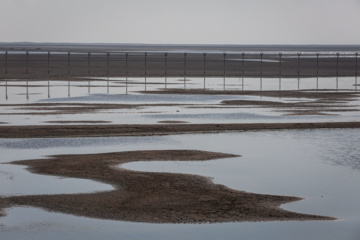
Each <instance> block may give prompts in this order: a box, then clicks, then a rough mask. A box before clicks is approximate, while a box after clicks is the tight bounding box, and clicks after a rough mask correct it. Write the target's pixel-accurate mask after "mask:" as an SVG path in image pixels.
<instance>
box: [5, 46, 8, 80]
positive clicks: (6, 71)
mask: <svg viewBox="0 0 360 240" xmlns="http://www.w3.org/2000/svg"><path fill="white" fill-rule="evenodd" d="M7 74H8V51H6V52H5V75H6V76H7Z"/></svg>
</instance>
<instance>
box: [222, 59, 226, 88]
mask: <svg viewBox="0 0 360 240" xmlns="http://www.w3.org/2000/svg"><path fill="white" fill-rule="evenodd" d="M223 70H224V72H223V77H224V81H223V85H224V86H223V88H224V91H225V76H226V53H224V66H223Z"/></svg>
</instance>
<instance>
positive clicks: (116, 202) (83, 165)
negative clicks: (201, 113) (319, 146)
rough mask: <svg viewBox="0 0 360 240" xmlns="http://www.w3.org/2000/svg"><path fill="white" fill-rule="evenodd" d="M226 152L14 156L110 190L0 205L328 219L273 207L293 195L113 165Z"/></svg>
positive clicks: (227, 218) (162, 217)
mask: <svg viewBox="0 0 360 240" xmlns="http://www.w3.org/2000/svg"><path fill="white" fill-rule="evenodd" d="M232 157H239V156H236V155H231V154H224V153H215V152H205V151H196V150H159V151H155V150H153V151H130V152H118V153H104V154H79V155H57V156H50V158H48V159H38V160H24V161H16V162H12V164H19V165H26V166H28V167H29V170H30V171H32V172H34V173H38V174H49V175H56V176H62V177H75V178H85V179H92V180H95V181H100V182H103V183H108V184H111V185H113V186H114V188H115V190H113V191H107V192H95V193H88V194H58V195H31V196H14V197H7V198H3V199H1V198H0V204H1V202H3V203H4V204H5V206H23V205H25V206H33V207H40V208H44V209H46V210H50V211H56V212H61V213H68V214H73V215H79V216H86V217H92V218H101V219H113V220H122V221H134V222H149V223H209V222H211V223H215V222H234V221H274V220H277V221H279V220H334V218H331V217H322V216H315V215H308V214H300V213H295V212H290V211H286V210H283V209H281V208H279V206H280V205H281V204H284V203H289V202H293V201H298V200H301V198H298V197H291V196H275V195H265V194H253V193H247V192H242V191H237V190H233V189H230V188H228V187H226V186H223V185H217V184H214V183H213V182H212V181H211V180H210V179H209V178H206V177H201V176H197V175H188V174H172V173H150V172H137V171H132V170H127V169H123V168H121V167H118V165H119V164H123V163H126V162H132V161H154V160H156V161H159V160H160V161H169V160H180V161H206V160H211V159H219V158H232ZM0 206H1V205H0Z"/></svg>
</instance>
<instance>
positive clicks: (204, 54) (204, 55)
mask: <svg viewBox="0 0 360 240" xmlns="http://www.w3.org/2000/svg"><path fill="white" fill-rule="evenodd" d="M203 61H204V69H203V70H204V73H203V75H204V90H205V86H206V53H203Z"/></svg>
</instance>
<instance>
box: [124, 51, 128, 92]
mask: <svg viewBox="0 0 360 240" xmlns="http://www.w3.org/2000/svg"><path fill="white" fill-rule="evenodd" d="M128 56H129V54H128V53H126V54H125V92H126V95H127V94H128Z"/></svg>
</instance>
